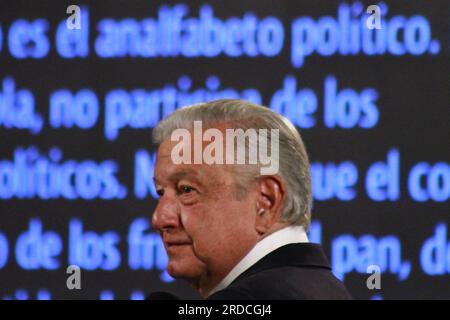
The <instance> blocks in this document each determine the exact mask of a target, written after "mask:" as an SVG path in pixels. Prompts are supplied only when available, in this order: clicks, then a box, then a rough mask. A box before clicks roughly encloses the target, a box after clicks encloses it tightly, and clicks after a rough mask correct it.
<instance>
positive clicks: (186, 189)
mask: <svg viewBox="0 0 450 320" xmlns="http://www.w3.org/2000/svg"><path fill="white" fill-rule="evenodd" d="M192 191H195V189H194V188H192V187H189V186H180V187H179V192H180V193H181V194H183V193H191V192H192Z"/></svg>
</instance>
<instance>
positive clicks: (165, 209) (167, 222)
mask: <svg viewBox="0 0 450 320" xmlns="http://www.w3.org/2000/svg"><path fill="white" fill-rule="evenodd" d="M179 210H180V208H179V206H178V204H177V203H176V202H175V201H174V200H171V199H169V198H166V197H162V198H161V199H160V200H159V202H158V205H157V206H156V209H155V211H154V212H153V218H152V225H153V228H154V229H156V230H158V231H163V230H166V231H167V230H170V229H175V228H178V227H179V225H180V215H179Z"/></svg>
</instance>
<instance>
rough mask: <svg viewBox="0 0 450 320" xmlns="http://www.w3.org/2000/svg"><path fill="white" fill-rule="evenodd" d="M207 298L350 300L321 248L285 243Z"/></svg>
mask: <svg viewBox="0 0 450 320" xmlns="http://www.w3.org/2000/svg"><path fill="white" fill-rule="evenodd" d="M208 299H210V300H233V299H236V300H240V299H245V300H248V299H250V300H253V299H256V300H267V299H268V300H271V299H273V300H277V299H286V300H288V299H289V300H301V299H351V296H350V294H349V293H348V291H347V290H346V289H345V287H344V285H343V284H342V283H341V282H340V281H339V280H338V279H337V278H335V277H334V275H333V274H332V273H331V268H330V264H329V262H328V260H327V258H326V256H325V254H324V253H323V251H322V249H321V247H320V246H319V245H317V244H312V243H295V244H288V245H285V246H283V247H281V248H278V249H277V250H275V251H273V252H271V253H269V254H268V255H267V256H265V257H264V258H262V259H261V260H259V261H258V262H257V263H255V264H254V265H253V266H251V267H250V268H249V269H247V270H246V271H245V272H244V273H242V274H241V275H239V277H237V278H236V279H235V280H234V281H233V282H232V283H231V284H230V285H229V286H228V287H227V288H225V289H223V290H220V291H217V292H216V293H214V294H212V295H211V296H210V297H209V298H208Z"/></svg>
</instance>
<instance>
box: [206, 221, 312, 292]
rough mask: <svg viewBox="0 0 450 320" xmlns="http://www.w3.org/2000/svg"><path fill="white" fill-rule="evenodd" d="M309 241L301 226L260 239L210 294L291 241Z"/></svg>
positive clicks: (288, 228)
mask: <svg viewBox="0 0 450 320" xmlns="http://www.w3.org/2000/svg"><path fill="white" fill-rule="evenodd" d="M304 242H309V241H308V236H307V235H306V232H305V230H304V229H303V227H301V226H288V227H285V228H283V229H280V230H278V231H276V232H274V233H272V234H271V235H269V236H267V237H265V238H263V239H262V240H261V241H259V242H258V243H257V244H256V245H255V246H254V247H253V248H252V249H251V250H250V251H249V252H248V253H247V255H246V256H245V257H244V258H242V260H241V261H239V263H238V264H237V265H235V266H234V268H233V269H232V270H231V271H230V272H229V273H228V275H227V276H226V277H225V278H223V280H222V281H221V282H220V283H219V284H218V285H217V286H216V287H215V288H214V289H213V290H211V292H209V294H208V295H212V294H213V293H215V292H217V291H219V290H222V289H225V288H226V287H228V286H229V285H230V284H231V283H232V282H233V281H234V280H235V279H236V278H237V277H238V276H239V275H240V274H241V273H243V272H244V271H245V270H247V269H248V268H250V267H251V266H253V265H254V264H255V263H256V262H258V261H259V260H260V259H262V258H263V257H265V256H266V255H268V254H269V253H271V252H272V251H275V250H276V249H278V248H280V247H282V246H285V245H287V244H290V243H304Z"/></svg>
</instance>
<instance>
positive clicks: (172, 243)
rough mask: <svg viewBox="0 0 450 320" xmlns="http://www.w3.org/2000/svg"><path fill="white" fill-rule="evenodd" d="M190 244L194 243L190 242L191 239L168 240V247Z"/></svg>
mask: <svg viewBox="0 0 450 320" xmlns="http://www.w3.org/2000/svg"><path fill="white" fill-rule="evenodd" d="M190 245H192V242H189V241H168V242H166V246H167V248H174V247H181V246H190Z"/></svg>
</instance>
